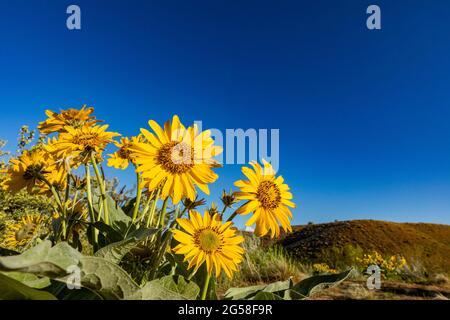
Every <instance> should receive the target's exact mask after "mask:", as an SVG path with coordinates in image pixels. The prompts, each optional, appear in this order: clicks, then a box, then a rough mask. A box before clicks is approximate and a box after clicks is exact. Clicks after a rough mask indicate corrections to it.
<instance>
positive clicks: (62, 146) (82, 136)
mask: <svg viewBox="0 0 450 320" xmlns="http://www.w3.org/2000/svg"><path fill="white" fill-rule="evenodd" d="M65 128H66V130H67V132H62V133H60V134H59V136H58V138H53V139H50V140H49V142H48V145H47V150H48V151H49V152H51V153H53V154H54V155H55V156H56V157H57V158H59V159H73V160H74V161H75V163H77V162H78V161H81V162H86V160H88V158H89V155H90V153H91V152H94V153H95V156H96V157H97V159H99V158H101V154H102V152H103V150H104V149H105V148H106V146H107V145H108V144H110V143H112V142H114V140H113V137H116V136H119V135H120V134H118V133H116V132H108V131H106V130H107V129H108V125H103V126H84V127H80V128H72V127H65Z"/></svg>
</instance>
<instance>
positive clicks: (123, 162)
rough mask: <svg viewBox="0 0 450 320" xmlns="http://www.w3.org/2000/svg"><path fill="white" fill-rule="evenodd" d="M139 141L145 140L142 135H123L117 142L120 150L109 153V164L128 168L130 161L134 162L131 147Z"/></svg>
mask: <svg viewBox="0 0 450 320" xmlns="http://www.w3.org/2000/svg"><path fill="white" fill-rule="evenodd" d="M138 142H143V138H142V136H140V135H139V136H137V137H132V138H131V139H130V138H127V137H123V138H122V139H121V140H120V142H117V143H115V145H116V146H117V147H118V148H119V150H117V151H116V152H114V153H113V154H110V155H109V159H108V166H110V167H113V168H116V169H122V170H125V169H126V168H128V165H129V163H130V162H131V163H134V160H133V157H132V153H131V151H130V148H131V147H132V146H133V145H134V144H135V143H138Z"/></svg>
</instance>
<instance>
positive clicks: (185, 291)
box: [140, 276, 200, 300]
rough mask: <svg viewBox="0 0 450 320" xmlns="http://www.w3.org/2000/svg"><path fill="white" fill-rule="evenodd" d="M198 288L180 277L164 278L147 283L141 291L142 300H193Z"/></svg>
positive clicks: (198, 290)
mask: <svg viewBox="0 0 450 320" xmlns="http://www.w3.org/2000/svg"><path fill="white" fill-rule="evenodd" d="M199 292H200V288H199V287H198V286H197V285H196V284H195V283H194V282H192V281H188V280H186V279H185V278H184V277H181V276H165V277H162V278H160V279H156V280H153V281H150V282H148V283H147V284H146V285H145V286H144V287H143V288H142V289H141V290H140V294H141V299H143V300H195V299H196V298H197V296H198V294H199Z"/></svg>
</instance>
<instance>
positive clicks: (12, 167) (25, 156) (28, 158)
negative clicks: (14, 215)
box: [2, 148, 66, 194]
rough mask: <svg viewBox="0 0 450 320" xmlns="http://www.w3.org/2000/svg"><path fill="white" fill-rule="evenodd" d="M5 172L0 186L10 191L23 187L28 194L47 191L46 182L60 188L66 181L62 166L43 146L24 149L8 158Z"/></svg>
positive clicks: (48, 189) (13, 191) (48, 188)
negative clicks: (16, 155)
mask: <svg viewBox="0 0 450 320" xmlns="http://www.w3.org/2000/svg"><path fill="white" fill-rule="evenodd" d="M5 172H6V178H5V180H4V181H3V182H2V187H3V189H5V190H8V191H10V192H12V193H17V192H19V191H20V190H22V189H25V188H26V189H27V191H28V193H30V194H33V193H48V192H49V191H50V186H49V185H48V183H50V185H54V186H55V187H59V186H60V187H61V188H64V186H65V183H66V180H65V179H66V174H65V171H64V167H63V166H61V165H60V164H59V163H57V162H56V161H55V159H54V158H53V157H52V155H51V154H49V153H48V152H46V151H45V149H44V148H38V149H34V150H32V151H28V150H25V151H24V152H23V153H22V155H20V156H19V157H18V158H15V159H11V160H10V164H9V166H8V168H7V169H6V171H5ZM58 189H59V188H58Z"/></svg>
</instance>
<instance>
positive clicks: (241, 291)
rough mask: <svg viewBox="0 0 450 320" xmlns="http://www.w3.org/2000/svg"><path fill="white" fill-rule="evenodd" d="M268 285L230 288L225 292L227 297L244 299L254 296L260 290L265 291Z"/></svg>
mask: <svg viewBox="0 0 450 320" xmlns="http://www.w3.org/2000/svg"><path fill="white" fill-rule="evenodd" d="M266 286H267V285H265V284H263V285H257V286H250V287H244V288H230V289H228V290H227V292H225V295H224V298H225V299H232V300H243V299H248V298H250V297H252V296H254V295H255V294H256V293H258V292H259V291H263V290H264V288H265V287H266Z"/></svg>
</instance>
